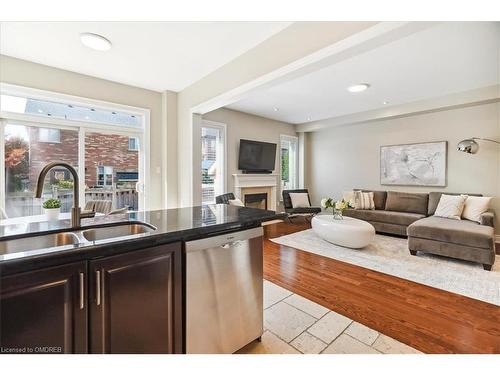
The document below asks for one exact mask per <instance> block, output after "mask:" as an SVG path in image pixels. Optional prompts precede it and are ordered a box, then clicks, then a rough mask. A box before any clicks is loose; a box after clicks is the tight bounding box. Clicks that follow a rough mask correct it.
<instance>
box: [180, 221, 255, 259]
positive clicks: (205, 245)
mask: <svg viewBox="0 0 500 375" xmlns="http://www.w3.org/2000/svg"><path fill="white" fill-rule="evenodd" d="M263 235H264V230H263V229H262V227H257V228H252V229H247V230H242V231H239V232H232V233H227V234H223V235H220V236H215V237H208V238H203V239H201V240H194V241H188V242H186V245H185V251H186V253H191V252H195V251H201V250H205V249H211V248H216V247H222V248H223V249H229V248H231V247H233V246H237V245H238V244H240V243H241V242H243V241H248V240H250V239H252V238H259V237H262V236H263Z"/></svg>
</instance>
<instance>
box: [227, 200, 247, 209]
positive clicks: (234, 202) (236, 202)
mask: <svg viewBox="0 0 500 375" xmlns="http://www.w3.org/2000/svg"><path fill="white" fill-rule="evenodd" d="M228 202H229V205H231V206H238V207H245V205H244V204H243V202H242V201H241V200H240V199H238V198H236V199H229V200H228Z"/></svg>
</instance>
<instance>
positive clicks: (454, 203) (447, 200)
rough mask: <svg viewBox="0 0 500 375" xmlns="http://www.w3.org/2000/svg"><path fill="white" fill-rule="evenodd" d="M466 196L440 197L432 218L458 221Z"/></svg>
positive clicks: (444, 195)
mask: <svg viewBox="0 0 500 375" xmlns="http://www.w3.org/2000/svg"><path fill="white" fill-rule="evenodd" d="M466 199H467V195H446V194H443V195H441V199H440V200H439V203H438V206H437V208H436V212H435V213H434V216H439V217H446V218H448V219H454V220H460V219H461V216H462V212H463V210H464V206H465V201H466Z"/></svg>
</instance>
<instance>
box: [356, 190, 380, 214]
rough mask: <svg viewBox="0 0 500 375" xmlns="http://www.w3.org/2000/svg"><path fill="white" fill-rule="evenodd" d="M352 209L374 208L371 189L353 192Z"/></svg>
mask: <svg viewBox="0 0 500 375" xmlns="http://www.w3.org/2000/svg"><path fill="white" fill-rule="evenodd" d="M354 209H356V210H374V209H375V202H374V201H373V191H370V192H362V191H355V192H354Z"/></svg>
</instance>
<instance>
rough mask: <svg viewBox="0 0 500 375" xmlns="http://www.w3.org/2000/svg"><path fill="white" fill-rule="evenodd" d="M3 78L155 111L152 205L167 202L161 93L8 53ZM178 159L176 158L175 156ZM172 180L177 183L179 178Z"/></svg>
mask: <svg viewBox="0 0 500 375" xmlns="http://www.w3.org/2000/svg"><path fill="white" fill-rule="evenodd" d="M0 82H5V83H10V84H14V85H19V86H26V87H31V88H35V89H40V90H47V91H53V92H58V93H63V94H68V95H74V96H80V97H84V98H90V99H96V100H103V101H107V102H112V103H118V104H125V105H130V106H134V107H141V108H146V109H149V110H150V111H151V112H150V115H151V117H150V135H151V143H150V147H151V149H150V150H148V151H150V169H151V170H150V176H151V184H150V189H151V190H150V192H151V196H150V208H152V209H157V208H161V207H163V206H164V200H165V196H164V195H165V192H166V190H165V189H163V187H164V185H163V183H164V182H166V179H167V174H166V166H165V165H164V163H163V160H162V159H163V157H164V155H165V154H164V153H162V149H164V148H165V145H166V140H165V139H164V137H165V136H166V133H165V132H164V131H163V130H162V126H164V124H165V121H166V119H165V120H164V119H163V118H162V94H161V93H159V92H155V91H151V90H145V89H141V88H137V87H132V86H128V85H123V84H120V83H116V82H111V81H107V80H104V79H100V78H95V77H90V76H86V75H83V74H78V73H73V72H70V71H67V70H62V69H57V68H53V67H49V66H46V65H41V64H37V63H33V62H29V61H25V60H20V59H15V58H12V57H8V56H4V55H0ZM172 95H173V96H172ZM175 95H176V94H175V93H171V94H170V96H169V97H168V99H169V100H170V101H171V102H172V103H174V104H173V105H170V106H165V107H166V109H168V108H167V107H170V108H171V111H172V112H173V111H174V110H176V103H175ZM165 100H167V99H165ZM172 107H173V108H172ZM172 117H173V118H172V121H174V120H175V121H176V120H177V119H176V117H175V114H172ZM175 125H176V124H174V128H175ZM176 141H177V139H176V134H174V135H173V136H172V137H171V142H174V144H175V143H176ZM175 162H176V160H174V163H175ZM173 172H174V175H173V178H176V175H175V174H176V172H177V171H176V169H175V170H174V171H173ZM172 183H174V184H176V180H174V181H172ZM173 193H175V197H174V198H175V200H176V203H177V199H176V198H177V197H176V194H177V192H176V191H174V192H173ZM174 198H172V199H174Z"/></svg>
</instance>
